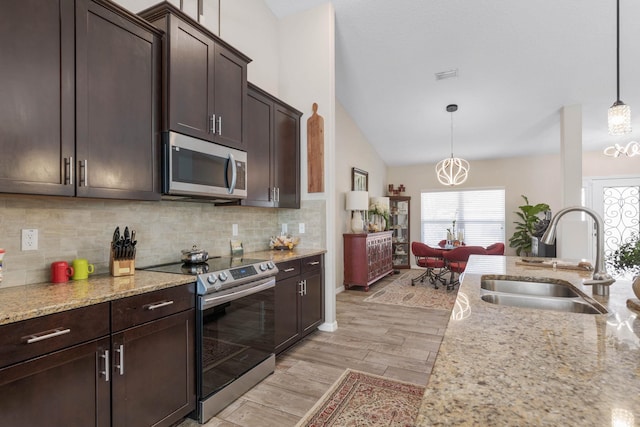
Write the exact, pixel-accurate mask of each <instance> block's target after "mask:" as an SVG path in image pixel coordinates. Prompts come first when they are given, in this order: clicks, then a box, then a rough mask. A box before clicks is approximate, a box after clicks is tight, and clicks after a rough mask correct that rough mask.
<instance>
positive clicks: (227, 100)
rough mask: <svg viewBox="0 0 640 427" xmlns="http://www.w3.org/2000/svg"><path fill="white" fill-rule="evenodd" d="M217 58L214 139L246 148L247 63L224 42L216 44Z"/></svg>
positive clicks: (240, 148) (215, 64) (214, 88)
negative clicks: (223, 44)
mask: <svg viewBox="0 0 640 427" xmlns="http://www.w3.org/2000/svg"><path fill="white" fill-rule="evenodd" d="M214 58H215V62H214V83H213V100H214V108H213V111H212V113H213V114H215V115H216V117H215V119H216V123H215V130H216V133H215V135H214V140H215V141H216V142H218V143H220V144H223V145H226V146H228V147H233V148H237V149H239V150H243V151H246V150H247V147H246V145H247V141H246V139H247V137H246V131H245V123H244V121H245V115H246V113H245V111H246V108H247V105H246V103H247V63H246V62H245V61H244V60H242V59H241V58H240V57H238V56H237V55H235V54H234V53H233V52H231V51H230V50H229V49H226V48H225V47H223V46H221V45H216V46H215V57H214Z"/></svg>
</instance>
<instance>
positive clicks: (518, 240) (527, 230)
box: [509, 195, 549, 256]
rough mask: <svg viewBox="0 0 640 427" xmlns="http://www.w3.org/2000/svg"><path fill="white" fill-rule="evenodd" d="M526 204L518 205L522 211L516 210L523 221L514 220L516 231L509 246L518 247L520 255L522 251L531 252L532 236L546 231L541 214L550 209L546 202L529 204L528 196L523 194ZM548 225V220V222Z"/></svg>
mask: <svg viewBox="0 0 640 427" xmlns="http://www.w3.org/2000/svg"><path fill="white" fill-rule="evenodd" d="M522 198H523V199H524V201H525V203H526V205H522V206H518V207H519V208H520V212H514V213H515V214H516V215H518V217H519V218H520V219H521V221H514V224H516V231H515V233H513V236H511V238H510V239H509V246H510V247H512V248H515V249H516V254H517V255H518V256H520V254H521V253H522V252H524V254H525V255H528V254H529V253H531V238H532V237H534V236H536V235H541V231H542V233H544V230H543V228H545V229H546V227H545V220H544V219H543V218H540V217H539V215H540V214H544V213H546V212H547V211H548V210H549V205H548V204H546V203H538V204H537V205H531V204H529V199H527V196H524V195H523V196H522ZM546 225H548V222H547V224H546Z"/></svg>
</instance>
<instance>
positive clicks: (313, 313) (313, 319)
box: [300, 270, 324, 335]
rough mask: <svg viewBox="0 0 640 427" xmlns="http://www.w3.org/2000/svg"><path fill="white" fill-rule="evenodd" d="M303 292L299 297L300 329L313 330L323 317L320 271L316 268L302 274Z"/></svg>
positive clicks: (307, 331)
mask: <svg viewBox="0 0 640 427" xmlns="http://www.w3.org/2000/svg"><path fill="white" fill-rule="evenodd" d="M302 280H303V281H304V282H305V286H304V289H305V290H306V292H305V294H304V295H302V296H301V297H300V331H301V333H302V335H306V334H308V333H310V332H313V331H314V330H315V329H316V328H317V327H318V325H320V324H321V323H322V321H323V319H324V309H323V308H324V304H323V303H324V299H323V281H322V272H321V271H320V270H316V271H314V272H309V273H307V274H305V275H303V276H302Z"/></svg>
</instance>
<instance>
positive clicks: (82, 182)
mask: <svg viewBox="0 0 640 427" xmlns="http://www.w3.org/2000/svg"><path fill="white" fill-rule="evenodd" d="M79 168H80V170H81V171H82V175H81V176H80V182H79V186H80V187H82V186H85V187H88V186H89V180H88V179H87V169H88V168H89V162H88V161H87V159H84V160H80V166H79Z"/></svg>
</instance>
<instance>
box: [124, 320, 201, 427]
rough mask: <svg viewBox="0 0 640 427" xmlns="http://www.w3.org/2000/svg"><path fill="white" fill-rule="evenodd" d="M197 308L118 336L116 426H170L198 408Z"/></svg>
mask: <svg viewBox="0 0 640 427" xmlns="http://www.w3.org/2000/svg"><path fill="white" fill-rule="evenodd" d="M194 326H195V311H194V310H193V309H191V310H188V311H184V312H181V313H177V314H174V315H171V316H168V317H164V318H162V319H159V320H155V321H153V322H149V323H145V324H143V325H140V326H137V327H134V328H131V329H127V330H125V331H123V332H121V333H118V334H115V335H113V338H112V359H113V361H112V366H113V389H112V393H113V397H112V399H113V403H112V408H113V415H112V416H113V425H114V426H119V427H126V426H170V425H173V424H175V423H176V422H177V421H179V420H180V419H182V418H184V417H185V416H186V415H187V414H189V413H190V412H191V411H193V410H194V409H195V398H196V396H195V390H196V387H195V381H194V380H195V366H194V361H195V345H194V338H195V331H194Z"/></svg>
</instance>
